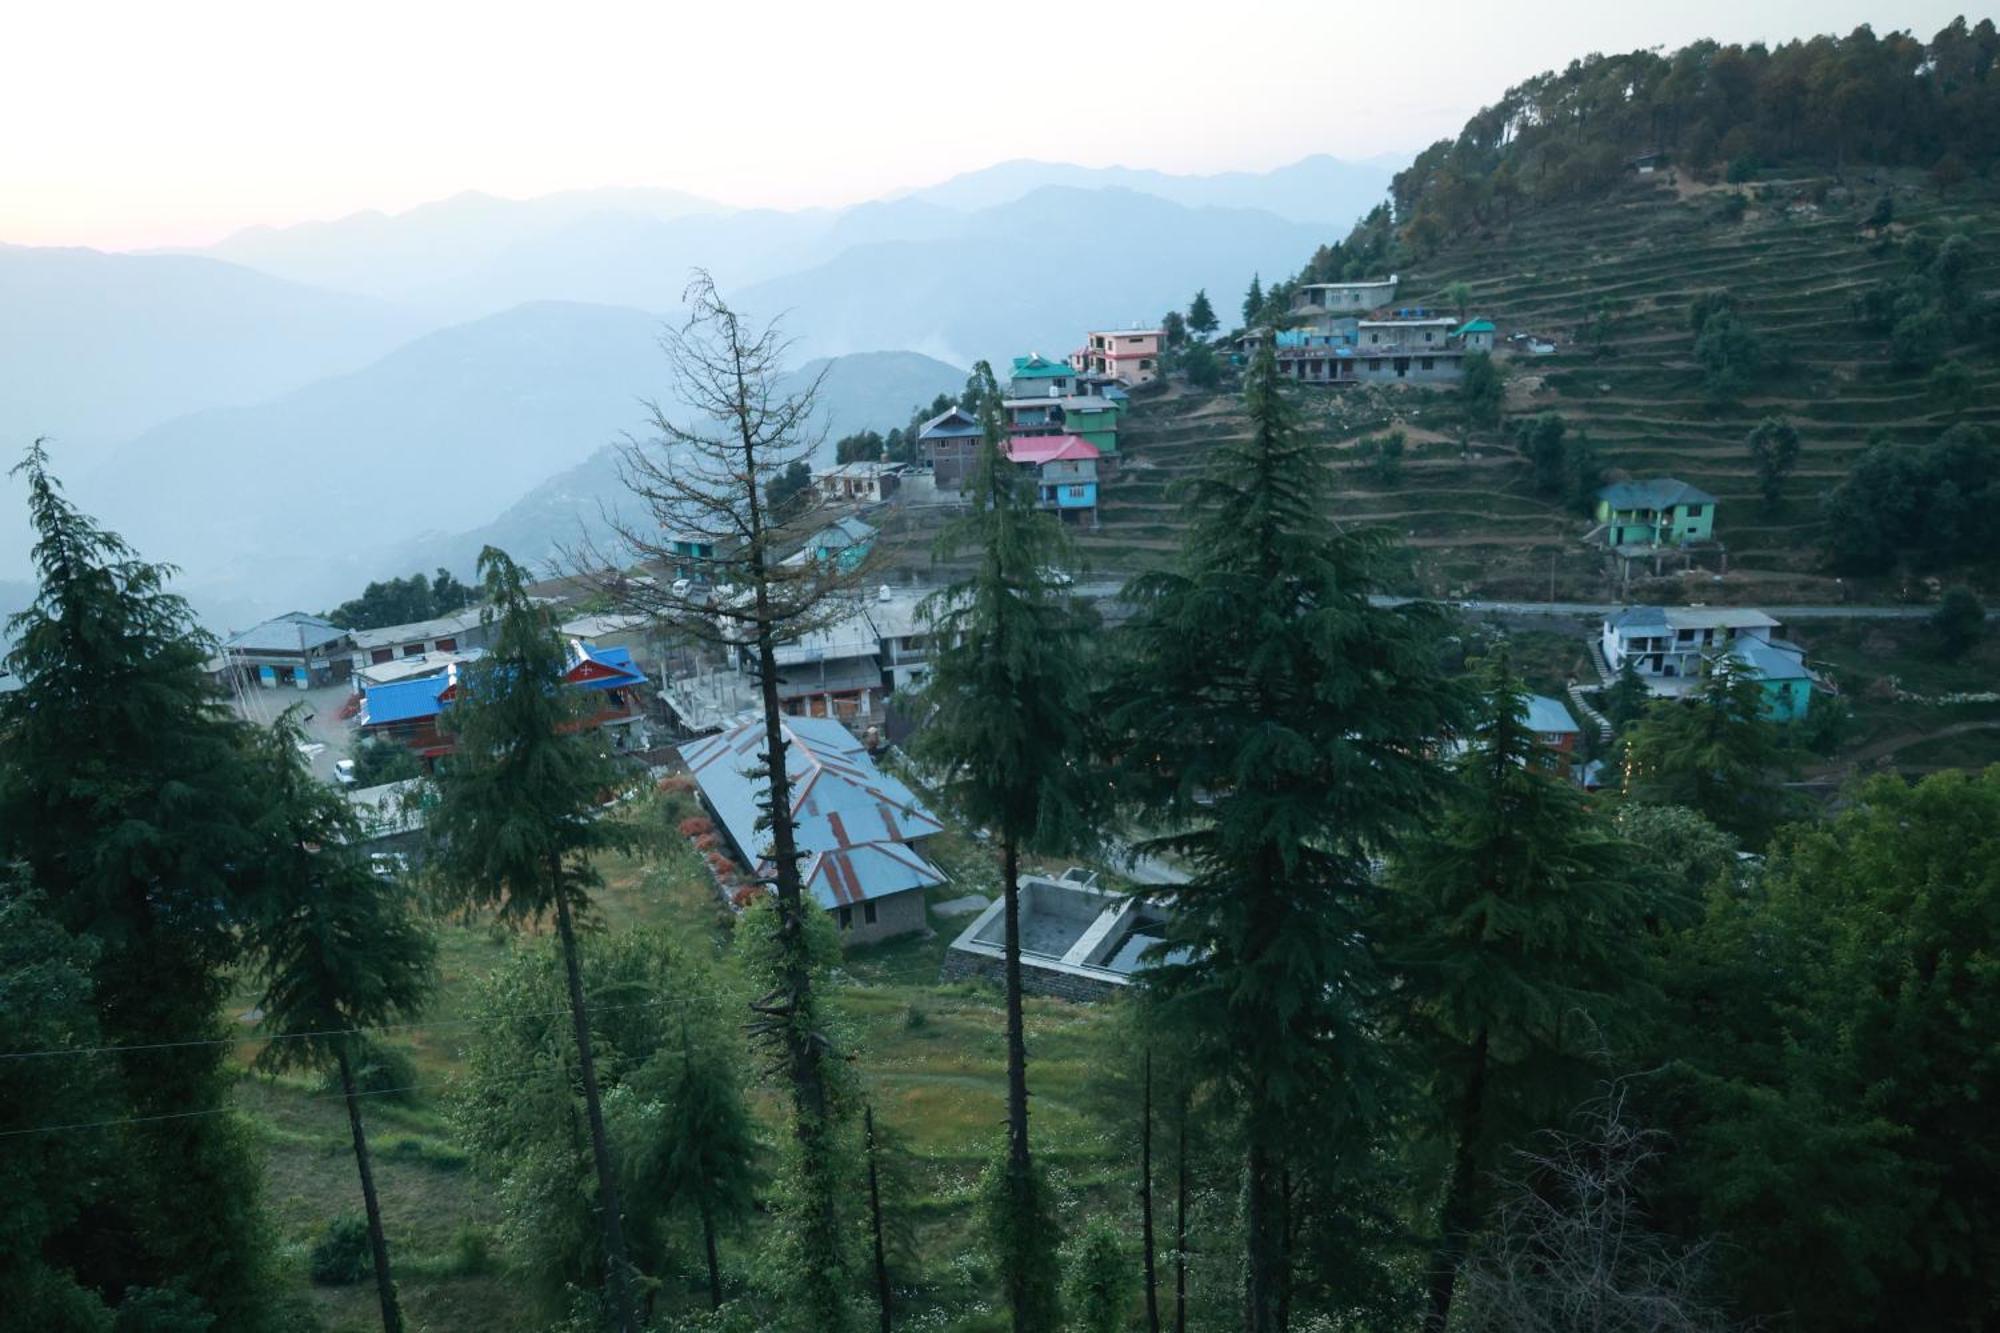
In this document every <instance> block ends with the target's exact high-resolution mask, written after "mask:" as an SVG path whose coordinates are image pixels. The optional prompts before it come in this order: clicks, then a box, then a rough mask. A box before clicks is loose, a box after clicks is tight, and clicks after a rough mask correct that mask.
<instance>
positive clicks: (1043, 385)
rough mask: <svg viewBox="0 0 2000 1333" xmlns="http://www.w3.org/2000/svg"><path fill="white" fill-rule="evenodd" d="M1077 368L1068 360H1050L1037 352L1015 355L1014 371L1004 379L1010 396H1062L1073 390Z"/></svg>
mask: <svg viewBox="0 0 2000 1333" xmlns="http://www.w3.org/2000/svg"><path fill="white" fill-rule="evenodd" d="M1076 375H1077V372H1076V368H1075V367H1074V366H1072V365H1070V364H1069V362H1067V361H1051V360H1049V358H1047V357H1045V356H1043V355H1042V354H1041V353H1040V352H1030V353H1029V354H1028V355H1026V356H1017V357H1015V358H1014V365H1013V373H1012V376H1011V377H1010V378H1009V379H1008V381H1007V396H1008V397H1009V398H1061V397H1063V396H1065V395H1067V394H1072V393H1075V392H1076Z"/></svg>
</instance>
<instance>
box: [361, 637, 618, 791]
mask: <svg viewBox="0 0 2000 1333" xmlns="http://www.w3.org/2000/svg"><path fill="white" fill-rule="evenodd" d="M465 666H466V664H465V663H462V662H461V663H455V664H453V665H451V666H449V667H447V668H446V669H445V670H444V671H442V672H438V673H434V674H430V675H424V676H416V677H413V678H411V679H407V680H399V681H392V682H390V683H388V684H384V685H376V686H371V687H370V688H368V689H367V690H366V691H364V692H363V694H362V696H361V708H360V710H359V711H358V712H357V713H356V714H355V716H354V725H355V728H356V729H357V730H358V731H359V732H360V733H361V735H362V736H363V737H365V738H368V739H373V740H382V741H388V742H392V743H394V744H397V745H401V746H403V747H404V748H405V749H408V750H410V751H412V752H413V753H415V754H416V756H417V757H418V758H419V759H421V760H423V761H424V763H425V764H426V765H429V764H431V763H434V762H435V761H436V760H438V759H439V758H441V757H443V756H445V755H449V754H450V753H451V752H452V750H453V749H455V748H456V746H457V742H456V740H455V739H454V738H453V737H452V735H451V734H450V733H449V732H447V731H445V730H444V729H443V728H442V727H441V726H440V725H439V723H440V722H441V720H442V719H443V717H444V712H445V710H446V709H447V708H449V707H450V706H451V705H452V703H453V702H454V701H456V700H457V698H458V697H459V691H460V690H461V689H463V688H464V687H465V684H466V681H467V679H468V677H467V675H466V672H465ZM562 682H563V684H565V685H567V686H568V687H570V688H571V689H574V690H576V691H578V692H580V693H582V694H583V695H584V696H585V697H586V698H587V700H588V707H587V710H586V711H585V712H584V714H583V716H582V717H581V719H580V720H579V721H578V723H577V725H578V726H581V727H590V728H599V729H602V730H604V731H605V732H606V733H607V735H608V737H609V739H610V743H611V748H613V749H614V750H634V749H644V748H645V747H646V743H647V737H646V731H645V727H644V721H645V714H646V700H645V698H644V695H645V692H646V686H647V684H648V681H647V678H646V675H645V673H644V672H642V671H640V670H639V668H638V666H637V665H636V664H635V663H634V662H633V660H632V654H631V653H630V652H629V651H627V650H626V649H624V648H594V647H591V646H589V645H586V644H582V643H575V642H573V643H571V645H570V650H569V662H568V665H567V666H566V667H565V668H564V669H563V674H562Z"/></svg>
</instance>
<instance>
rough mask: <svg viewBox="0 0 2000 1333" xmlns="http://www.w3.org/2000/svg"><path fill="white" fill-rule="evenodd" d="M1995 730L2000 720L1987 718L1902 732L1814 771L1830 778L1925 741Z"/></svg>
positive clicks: (1999, 726) (1999, 724)
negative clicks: (1924, 729) (1855, 766)
mask: <svg viewBox="0 0 2000 1333" xmlns="http://www.w3.org/2000/svg"><path fill="white" fill-rule="evenodd" d="M1993 729H2000V718H1985V719H1980V720H1975V721H1971V722H1954V723H1952V724H1951V725H1950V726H1948V727H1939V728H1938V729H1937V730H1935V731H1917V732H1900V733H1898V734H1896V735H1894V736H1890V737H1887V738H1885V739H1883V740H1879V741H1875V742H1873V743H1872V744H1868V745H1864V746H1862V747H1861V748H1860V749H1858V750H1856V751H1854V752H1853V753H1851V754H1847V755H1843V756H1842V757H1841V761H1840V762H1839V763H1838V764H1830V765H1826V766H1825V767H1822V768H1819V769H1816V770H1814V771H1815V773H1816V774H1817V775H1818V776H1828V775H1831V774H1835V773H1838V772H1840V771H1841V770H1842V769H1845V768H1847V767H1850V766H1852V765H1856V764H1861V765H1871V764H1874V763H1876V762H1877V761H1879V760H1882V759H1886V758H1888V757H1889V756H1890V755H1892V754H1895V753H1897V752H1898V751H1901V750H1906V749H1908V748H1909V747H1910V746H1912V745H1920V744H1922V743H1923V742H1924V741H1935V740H1942V739H1944V738H1945V737H1946V736H1963V735H1964V734H1965V733H1966V732H1968V731H1989V730H1993Z"/></svg>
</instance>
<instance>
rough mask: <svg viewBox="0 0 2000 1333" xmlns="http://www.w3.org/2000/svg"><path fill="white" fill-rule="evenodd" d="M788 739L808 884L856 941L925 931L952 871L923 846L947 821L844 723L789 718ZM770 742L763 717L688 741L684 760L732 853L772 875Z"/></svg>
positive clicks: (760, 873) (788, 769)
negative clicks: (762, 772)
mask: <svg viewBox="0 0 2000 1333" xmlns="http://www.w3.org/2000/svg"><path fill="white" fill-rule="evenodd" d="M784 737H785V774H786V776H787V777H788V778H789V779H790V780H791V816H792V819H793V821H794V824H795V827H796V830H797V838H798V846H799V850H800V851H801V852H803V853H804V854H805V860H804V861H803V862H802V863H801V865H800V874H801V875H802V877H803V878H804V881H805V888H806V892H808V893H810V894H811V895H812V897H813V901H815V902H817V903H818V904H819V905H820V906H821V907H823V908H825V909H826V910H827V911H828V912H829V913H830V914H831V915H832V916H833V919H834V924H835V925H836V926H837V927H839V929H840V932H841V934H842V936H843V937H844V938H846V939H848V940H851V941H854V942H855V943H868V942H872V941H875V940H883V939H889V938H891V937H893V936H896V935H905V934H909V933H911V932H913V931H919V930H923V929H924V928H925V926H926V925H927V916H926V913H925V910H924V890H925V889H928V888H931V887H933V886H935V885H939V884H942V883H944V882H945V876H944V873H943V872H942V871H940V870H939V869H938V868H937V867H936V866H934V865H932V864H931V863H930V861H929V859H928V858H926V857H925V855H924V854H923V852H922V851H921V850H920V846H921V844H922V843H923V841H924V840H925V839H926V838H929V837H932V836H933V835H935V834H938V833H941V832H943V830H944V825H943V824H942V823H941V822H939V820H938V819H937V817H936V816H935V815H933V814H931V812H930V811H928V810H926V809H925V808H924V806H923V803H922V802H920V801H919V800H918V799H917V797H916V795H915V793H913V792H911V791H910V789H909V788H908V787H906V786H904V785H903V783H902V782H901V781H899V780H898V779H897V778H895V777H893V776H891V775H890V774H887V773H884V772H882V771H881V770H880V769H879V768H877V767H876V765H875V761H874V760H873V759H872V758H870V757H869V754H868V751H867V750H866V749H865V748H863V746H862V745H861V742H859V741H857V740H855V739H854V737H853V736H852V735H850V734H849V733H848V731H847V729H846V728H845V727H843V726H841V725H840V724H839V723H838V722H836V721H833V720H832V719H830V718H802V717H801V718H789V719H787V720H786V721H785V723H784ZM764 741H765V735H764V724H763V722H762V721H753V722H746V723H743V724H741V725H739V726H736V727H732V728H731V729H729V730H727V731H724V732H720V733H718V734H717V735H714V736H705V737H703V738H701V739H700V740H695V741H690V742H688V743H687V744H685V745H683V746H681V758H682V759H683V760H684V761H685V762H686V764H687V768H688V772H689V774H690V775H691V776H692V777H693V778H694V781H695V785H696V787H697V788H698V789H699V790H700V792H701V798H702V801H703V802H704V803H705V804H706V805H707V806H708V808H709V810H710V811H712V812H713V813H714V815H715V821H716V824H717V826H718V827H719V828H720V829H721V830H722V832H723V833H724V834H725V835H726V836H727V838H728V840H729V843H730V849H731V852H732V854H733V855H734V856H735V857H736V859H737V860H738V861H740V862H741V863H742V864H743V865H745V866H746V867H748V868H749V870H750V873H751V874H752V875H753V876H755V877H756V878H758V879H763V880H769V879H770V878H772V877H773V876H774V875H775V874H776V873H777V867H776V866H775V865H774V864H773V863H772V861H771V859H770V851H771V838H770V832H769V829H768V828H767V827H765V826H764V818H763V816H764V808H765V806H766V805H767V804H768V803H769V801H770V783H769V782H768V781H767V780H766V779H764V778H762V777H760V776H758V773H757V770H758V768H759V766H760V762H761V761H760V760H759V758H758V755H759V753H760V751H762V750H763V748H764Z"/></svg>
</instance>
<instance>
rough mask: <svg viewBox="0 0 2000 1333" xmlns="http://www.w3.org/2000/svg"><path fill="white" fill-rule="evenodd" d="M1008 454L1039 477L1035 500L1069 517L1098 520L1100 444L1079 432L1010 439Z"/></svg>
mask: <svg viewBox="0 0 2000 1333" xmlns="http://www.w3.org/2000/svg"><path fill="white" fill-rule="evenodd" d="M1007 457H1008V458H1009V459H1010V460H1011V461H1012V462H1014V463H1015V464H1017V465H1019V466H1020V467H1021V468H1022V469H1023V470H1024V471H1028V472H1032V473H1033V474H1034V478H1035V502H1036V503H1037V504H1039V505H1040V506H1041V507H1042V508H1044V509H1053V510H1055V511H1056V513H1057V514H1058V515H1060V516H1061V517H1063V518H1065V519H1076V520H1079V521H1081V520H1083V519H1086V518H1087V519H1089V520H1090V521H1091V522H1093V523H1095V522H1096V521H1097V460H1098V457H1099V455H1098V452H1097V446H1096V445H1094V444H1092V443H1091V442H1090V441H1089V440H1086V439H1083V438H1082V437H1081V436H1077V435H1027V436H1016V437H1015V438H1013V439H1010V440H1009V441H1007Z"/></svg>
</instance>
